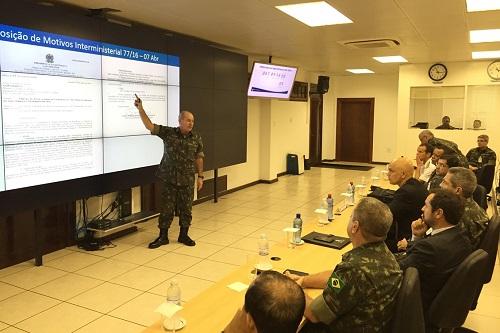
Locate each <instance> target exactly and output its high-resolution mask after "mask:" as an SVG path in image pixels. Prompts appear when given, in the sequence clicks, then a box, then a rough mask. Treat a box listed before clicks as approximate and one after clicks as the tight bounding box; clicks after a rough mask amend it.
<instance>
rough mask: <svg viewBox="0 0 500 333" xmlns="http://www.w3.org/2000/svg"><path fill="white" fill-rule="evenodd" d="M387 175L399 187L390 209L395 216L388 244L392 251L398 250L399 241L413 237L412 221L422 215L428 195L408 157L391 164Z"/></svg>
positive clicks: (388, 235)
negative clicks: (416, 176) (414, 172)
mask: <svg viewBox="0 0 500 333" xmlns="http://www.w3.org/2000/svg"><path fill="white" fill-rule="evenodd" d="M388 171H389V172H388V173H387V177H388V178H389V182H390V183H391V184H392V185H398V186H399V189H398V190H397V191H396V192H395V193H394V198H393V200H392V201H391V202H390V203H389V209H390V210H391V213H392V216H393V223H392V225H391V229H390V230H389V233H388V234H387V239H386V244H387V247H389V249H390V250H391V251H392V252H397V251H398V249H397V243H398V241H400V240H401V239H403V238H406V239H409V238H410V237H411V223H412V221H415V220H416V219H418V217H419V216H420V209H421V208H422V206H423V205H424V201H425V198H426V197H427V190H426V188H425V185H424V184H422V183H421V182H419V181H418V180H417V179H415V178H413V164H412V162H411V161H410V160H409V159H407V158H403V157H401V158H398V159H396V160H394V161H392V162H391V163H390V164H389V170H388Z"/></svg>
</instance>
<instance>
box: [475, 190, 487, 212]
mask: <svg viewBox="0 0 500 333" xmlns="http://www.w3.org/2000/svg"><path fill="white" fill-rule="evenodd" d="M486 194H487V192H486V189H485V188H484V186H482V185H479V184H477V187H476V190H475V191H474V193H472V199H474V201H475V202H476V203H477V204H478V205H479V207H481V208H482V209H484V210H487V209H488V200H487V198H486Z"/></svg>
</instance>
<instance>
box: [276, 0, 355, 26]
mask: <svg viewBox="0 0 500 333" xmlns="http://www.w3.org/2000/svg"><path fill="white" fill-rule="evenodd" d="M276 8H278V9H279V10H281V11H282V12H283V13H285V14H288V15H290V16H291V17H293V18H295V19H297V20H299V21H300V22H302V23H304V24H307V25H308V26H310V27H319V26H323V25H333V24H345V23H352V21H351V20H350V19H349V18H348V17H346V16H345V15H344V14H342V13H341V12H339V11H338V10H336V9H335V8H333V7H332V6H331V5H330V4H328V3H326V2H325V1H318V2H308V3H298V4H294V5H283V6H276Z"/></svg>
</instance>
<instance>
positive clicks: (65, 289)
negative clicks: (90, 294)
mask: <svg viewBox="0 0 500 333" xmlns="http://www.w3.org/2000/svg"><path fill="white" fill-rule="evenodd" d="M102 283H103V282H102V281H101V280H96V279H92V278H88V277H85V276H81V275H77V274H72V273H69V274H66V275H64V276H61V277H60V278H57V279H55V280H52V281H50V282H47V283H45V284H42V285H41V286H38V287H36V288H33V289H32V291H33V292H36V293H38V294H42V295H45V296H49V297H52V298H56V299H58V300H61V301H66V300H68V299H70V298H72V297H75V296H76V295H78V294H81V293H83V292H85V291H87V290H89V289H92V288H94V287H96V286H98V285H100V284H102Z"/></svg>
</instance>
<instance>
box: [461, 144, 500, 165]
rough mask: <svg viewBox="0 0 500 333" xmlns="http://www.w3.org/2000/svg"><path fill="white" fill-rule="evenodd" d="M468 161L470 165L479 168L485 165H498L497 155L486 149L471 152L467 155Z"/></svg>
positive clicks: (474, 149) (476, 149) (475, 149)
mask: <svg viewBox="0 0 500 333" xmlns="http://www.w3.org/2000/svg"><path fill="white" fill-rule="evenodd" d="M467 161H469V164H470V165H472V166H475V167H478V168H481V167H483V166H485V165H496V163H497V154H495V152H494V151H493V150H492V149H490V148H488V147H486V149H483V150H481V149H479V147H476V148H473V149H471V150H469V152H468V153H467Z"/></svg>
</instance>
